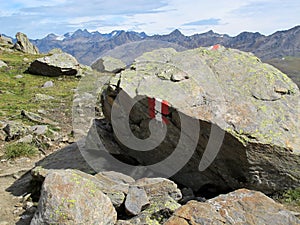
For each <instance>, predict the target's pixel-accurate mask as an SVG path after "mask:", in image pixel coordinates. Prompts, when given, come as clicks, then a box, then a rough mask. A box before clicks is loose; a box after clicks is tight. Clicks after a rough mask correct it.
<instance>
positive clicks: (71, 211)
mask: <svg viewBox="0 0 300 225" xmlns="http://www.w3.org/2000/svg"><path fill="white" fill-rule="evenodd" d="M116 220H117V213H116V211H115V209H114V207H113V205H112V203H111V201H110V199H109V198H108V197H107V196H106V195H105V194H103V192H102V191H101V190H100V188H99V184H98V183H97V182H96V181H95V180H94V179H93V177H92V176H91V175H88V174H84V173H82V172H79V171H74V170H65V171H59V172H58V171H52V172H50V173H49V174H47V176H46V178H45V180H44V183H43V187H42V192H41V197H40V201H39V206H38V210H37V212H36V213H35V215H34V217H33V219H32V221H31V225H35V224H36V225H40V224H103V225H108V224H115V222H116Z"/></svg>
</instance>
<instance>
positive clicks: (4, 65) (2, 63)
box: [0, 60, 7, 68]
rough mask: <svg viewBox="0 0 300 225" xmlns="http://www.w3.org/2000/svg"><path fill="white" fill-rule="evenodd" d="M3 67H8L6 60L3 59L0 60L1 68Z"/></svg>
mask: <svg viewBox="0 0 300 225" xmlns="http://www.w3.org/2000/svg"><path fill="white" fill-rule="evenodd" d="M1 67H7V64H6V63H5V62H3V61H2V60H0V68H1Z"/></svg>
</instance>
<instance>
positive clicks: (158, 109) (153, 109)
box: [148, 98, 170, 124]
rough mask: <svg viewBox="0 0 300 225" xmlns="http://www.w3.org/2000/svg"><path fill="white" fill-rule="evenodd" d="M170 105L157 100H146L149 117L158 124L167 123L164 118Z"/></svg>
mask: <svg viewBox="0 0 300 225" xmlns="http://www.w3.org/2000/svg"><path fill="white" fill-rule="evenodd" d="M169 107H170V104H169V103H168V102H167V101H165V100H161V99H159V98H148V108H149V117H150V118H151V119H154V118H155V119H156V120H157V121H159V122H164V123H165V124H167V123H168V119H167V118H166V116H167V115H168V114H169V113H170V111H169Z"/></svg>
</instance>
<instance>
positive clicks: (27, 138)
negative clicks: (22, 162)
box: [17, 134, 33, 143]
mask: <svg viewBox="0 0 300 225" xmlns="http://www.w3.org/2000/svg"><path fill="white" fill-rule="evenodd" d="M32 140H33V136H32V135H31V134H28V135H26V136H24V137H22V138H21V139H19V140H17V143H31V142H32Z"/></svg>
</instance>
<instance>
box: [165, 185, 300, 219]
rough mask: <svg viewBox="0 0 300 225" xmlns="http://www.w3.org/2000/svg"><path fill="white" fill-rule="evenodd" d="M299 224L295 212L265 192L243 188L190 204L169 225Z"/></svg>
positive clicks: (176, 212) (175, 214)
mask: <svg viewBox="0 0 300 225" xmlns="http://www.w3.org/2000/svg"><path fill="white" fill-rule="evenodd" d="M299 223H300V220H299V219H298V218H297V217H296V216H295V215H294V213H293V212H290V211H288V210H286V209H284V207H283V206H282V205H280V204H278V203H276V202H275V201H274V200H272V199H270V198H268V197H267V196H266V195H264V194H262V193H261V192H257V191H250V190H246V189H240V190H237V191H234V192H231V193H229V194H226V195H220V196H218V197H216V198H213V199H211V200H208V201H207V202H197V201H190V202H188V203H187V204H186V205H184V206H182V207H180V208H179V209H178V210H176V211H175V213H174V215H173V216H172V217H171V218H170V219H169V220H168V221H167V222H166V223H165V225H188V224H193V225H200V224H201V225H202V224H216V225H219V224H220V225H221V224H228V225H229V224H249V225H255V224H274V225H281V224H289V225H296V224H299Z"/></svg>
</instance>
